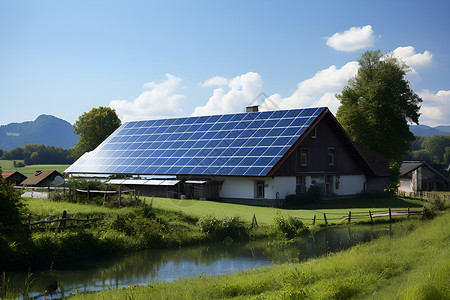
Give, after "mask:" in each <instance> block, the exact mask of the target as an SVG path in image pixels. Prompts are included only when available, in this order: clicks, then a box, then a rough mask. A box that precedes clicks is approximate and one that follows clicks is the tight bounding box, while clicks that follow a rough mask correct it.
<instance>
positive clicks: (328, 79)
mask: <svg viewBox="0 0 450 300" xmlns="http://www.w3.org/2000/svg"><path fill="white" fill-rule="evenodd" d="M357 72H358V63H357V62H356V61H352V62H348V63H346V64H345V65H344V66H343V67H342V68H340V69H338V68H337V67H336V66H334V65H333V66H330V67H329V68H327V69H324V70H322V71H319V72H317V73H316V74H315V75H314V76H313V77H311V78H309V79H306V80H304V81H302V82H300V83H299V84H298V85H297V89H296V90H295V92H294V93H293V94H292V95H291V96H289V97H287V98H282V97H281V96H280V95H278V94H275V95H272V96H270V99H271V100H272V101H274V102H276V103H277V104H278V105H279V106H280V108H283V109H285V108H302V107H316V106H327V107H328V108H329V109H330V110H331V111H332V112H333V113H336V111H337V108H338V107H339V105H340V102H339V100H337V99H336V97H335V94H339V93H340V92H341V91H342V89H343V88H344V86H345V85H346V84H347V82H348V80H349V79H350V78H352V77H353V76H355V75H356V73H357Z"/></svg>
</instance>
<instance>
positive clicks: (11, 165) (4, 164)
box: [0, 159, 23, 171]
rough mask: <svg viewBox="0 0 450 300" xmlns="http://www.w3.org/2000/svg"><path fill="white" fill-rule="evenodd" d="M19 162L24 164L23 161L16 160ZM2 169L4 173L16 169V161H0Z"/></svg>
mask: <svg viewBox="0 0 450 300" xmlns="http://www.w3.org/2000/svg"><path fill="white" fill-rule="evenodd" d="M19 162H21V163H23V160H16V163H19ZM0 168H1V169H2V170H3V171H6V170H10V169H14V160H6V159H0ZM19 169H20V168H19Z"/></svg>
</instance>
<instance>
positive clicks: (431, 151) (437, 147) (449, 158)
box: [405, 135, 450, 164]
mask: <svg viewBox="0 0 450 300" xmlns="http://www.w3.org/2000/svg"><path fill="white" fill-rule="evenodd" d="M405 160H417V161H425V162H427V163H429V164H450V136H449V135H434V136H431V137H424V136H415V139H414V141H412V142H411V145H410V151H409V152H408V153H407V154H406V156H405Z"/></svg>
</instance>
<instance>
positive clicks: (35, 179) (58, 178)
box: [20, 170, 64, 187]
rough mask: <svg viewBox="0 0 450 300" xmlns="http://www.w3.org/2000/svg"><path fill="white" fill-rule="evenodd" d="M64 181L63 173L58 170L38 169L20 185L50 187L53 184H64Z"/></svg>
mask: <svg viewBox="0 0 450 300" xmlns="http://www.w3.org/2000/svg"><path fill="white" fill-rule="evenodd" d="M63 182H64V178H63V175H62V174H61V173H59V172H58V171H56V170H53V171H51V170H49V171H36V172H34V174H33V175H31V176H30V177H28V178H27V179H25V180H24V181H22V182H21V183H20V185H26V186H29V187H50V186H51V185H53V184H56V185H58V184H62V183H63Z"/></svg>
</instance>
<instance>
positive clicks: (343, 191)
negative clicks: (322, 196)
mask: <svg viewBox="0 0 450 300" xmlns="http://www.w3.org/2000/svg"><path fill="white" fill-rule="evenodd" d="M365 181H366V176H365V175H341V176H340V178H339V182H340V184H339V188H338V189H336V188H335V186H333V191H334V193H335V194H336V195H353V194H358V193H361V192H363V191H364V182H365Z"/></svg>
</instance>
